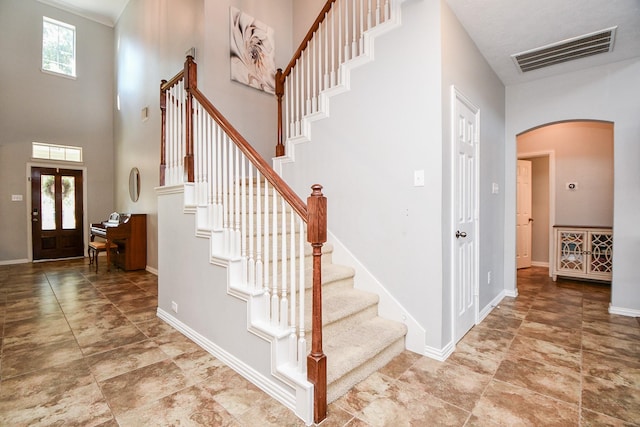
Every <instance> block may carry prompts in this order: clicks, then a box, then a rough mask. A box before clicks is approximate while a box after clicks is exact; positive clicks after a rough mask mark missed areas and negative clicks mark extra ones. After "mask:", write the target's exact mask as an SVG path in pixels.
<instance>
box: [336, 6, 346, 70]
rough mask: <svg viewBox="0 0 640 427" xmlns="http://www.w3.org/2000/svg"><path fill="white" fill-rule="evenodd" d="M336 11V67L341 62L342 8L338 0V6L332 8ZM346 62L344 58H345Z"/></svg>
mask: <svg viewBox="0 0 640 427" xmlns="http://www.w3.org/2000/svg"><path fill="white" fill-rule="evenodd" d="M334 7H335V8H337V9H338V48H337V49H338V59H337V62H338V67H339V66H340V63H341V62H342V6H341V5H340V0H338V5H337V6H334ZM345 61H346V58H345Z"/></svg>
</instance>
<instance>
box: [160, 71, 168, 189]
mask: <svg viewBox="0 0 640 427" xmlns="http://www.w3.org/2000/svg"><path fill="white" fill-rule="evenodd" d="M165 83H167V81H166V80H162V81H161V82H160V120H161V122H162V129H161V131H160V187H162V186H164V181H165V171H166V170H167V157H166V156H167V91H166V90H164V89H162V87H163V86H164V85H165Z"/></svg>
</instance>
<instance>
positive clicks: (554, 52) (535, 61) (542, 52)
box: [511, 27, 617, 73]
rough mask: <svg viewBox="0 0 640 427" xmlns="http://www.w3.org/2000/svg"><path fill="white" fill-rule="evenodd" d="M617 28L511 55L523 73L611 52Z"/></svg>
mask: <svg viewBox="0 0 640 427" xmlns="http://www.w3.org/2000/svg"><path fill="white" fill-rule="evenodd" d="M616 28H617V27H612V28H608V29H606V30H601V31H597V32H595V33H591V34H586V35H584V36H579V37H574V38H571V39H568V40H564V41H561V42H558V43H553V44H550V45H547V46H543V47H539V48H536V49H531V50H527V51H525V52H520V53H516V54H514V55H511V57H512V58H513V60H514V61H515V62H516V65H517V66H518V68H519V69H520V71H522V72H523V73H526V72H527V71H533V70H537V69H539V68H544V67H548V66H550V65H555V64H560V63H562V62H567V61H572V60H574V59H580V58H585V57H587V56H593V55H597V54H599V53H605V52H611V51H612V50H613V41H614V38H615V35H616Z"/></svg>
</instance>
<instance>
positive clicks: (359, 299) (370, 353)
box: [158, 184, 407, 425]
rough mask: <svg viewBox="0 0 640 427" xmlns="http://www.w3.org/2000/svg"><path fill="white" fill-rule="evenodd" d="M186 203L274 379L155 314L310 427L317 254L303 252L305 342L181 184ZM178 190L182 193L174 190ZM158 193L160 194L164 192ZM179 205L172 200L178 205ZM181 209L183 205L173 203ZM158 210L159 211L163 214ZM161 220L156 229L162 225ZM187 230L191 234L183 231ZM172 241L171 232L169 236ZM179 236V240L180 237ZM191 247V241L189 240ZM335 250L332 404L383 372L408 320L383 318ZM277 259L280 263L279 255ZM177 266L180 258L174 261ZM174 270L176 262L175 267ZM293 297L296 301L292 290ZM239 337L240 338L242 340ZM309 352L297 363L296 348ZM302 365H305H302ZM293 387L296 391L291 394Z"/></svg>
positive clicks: (329, 309)
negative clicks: (276, 316) (266, 353)
mask: <svg viewBox="0 0 640 427" xmlns="http://www.w3.org/2000/svg"><path fill="white" fill-rule="evenodd" d="M177 187H182V189H183V191H184V202H185V204H183V208H182V209H181V214H182V215H185V214H186V215H185V216H186V217H191V218H193V221H192V224H193V227H194V228H195V229H194V230H193V231H194V236H191V237H188V236H184V237H183V238H184V239H185V240H187V239H196V240H200V241H202V240H201V239H208V240H209V244H208V247H209V258H208V259H209V262H210V263H211V264H213V265H215V266H218V267H222V268H224V269H225V270H226V293H227V294H228V295H230V296H233V297H235V298H238V299H240V300H242V301H244V302H245V303H246V330H248V331H249V332H251V333H252V334H253V335H255V336H257V337H259V338H261V339H262V340H265V341H266V342H268V343H269V347H270V354H271V356H270V362H269V363H270V373H271V376H272V377H273V378H275V379H277V381H273V380H269V379H268V378H265V377H264V375H263V374H260V373H259V372H258V371H257V370H256V369H255V368H254V367H252V366H248V365H246V364H244V363H243V362H242V361H239V360H238V359H237V358H236V357H234V356H233V355H232V354H229V353H228V351H227V350H226V349H224V348H221V346H219V345H218V344H217V343H215V342H213V341H212V340H210V339H208V338H207V337H205V336H203V335H202V334H201V333H200V332H198V331H196V330H195V329H194V328H192V327H191V326H190V325H189V324H188V323H185V322H183V321H181V320H180V319H178V318H177V316H176V315H172V314H171V313H170V312H169V310H166V309H164V310H163V309H161V308H160V307H159V308H158V316H159V317H160V318H162V319H163V320H165V321H166V322H167V323H169V324H171V325H172V326H174V327H175V328H176V329H178V330H179V331H181V332H182V333H183V334H185V335H186V336H187V337H189V338H191V339H192V340H193V341H195V342H196V343H197V344H198V345H200V346H201V347H202V348H204V349H205V350H207V351H208V352H209V353H211V354H212V355H213V356H215V357H216V358H218V359H219V360H221V361H222V362H224V363H225V364H227V365H228V366H230V367H231V368H232V369H234V370H236V371H237V372H238V373H240V374H241V375H242V376H244V377H245V378H247V379H248V380H249V381H251V382H252V383H254V384H255V385H256V386H258V387H259V388H261V389H262V390H263V391H265V392H266V393H267V394H269V395H270V396H272V397H273V398H275V399H276V400H278V401H279V402H281V403H282V404H283V405H285V406H286V407H288V408H289V409H291V410H292V411H294V412H295V413H296V415H297V416H298V417H299V418H301V419H302V420H303V421H304V422H305V423H306V424H307V425H310V424H311V423H312V422H313V391H314V390H313V385H312V384H311V383H310V382H309V381H308V380H307V378H306V363H307V361H306V355H307V354H308V352H309V350H310V348H311V316H310V311H311V299H312V296H311V287H312V276H313V272H312V269H311V258H312V251H311V248H310V245H309V248H306V250H305V259H308V261H307V262H305V264H306V270H305V276H306V279H305V288H306V289H305V305H306V307H307V310H306V315H305V328H304V329H305V335H304V336H305V337H306V338H305V339H306V342H299V341H298V337H297V336H296V335H295V334H293V333H292V331H291V329H289V328H282V327H280V326H279V325H273V324H271V323H270V322H269V321H268V318H267V315H266V312H267V310H268V305H269V303H270V302H269V301H268V300H267V298H266V297H267V295H266V294H265V291H264V289H254V288H251V287H249V286H247V285H246V283H243V279H242V277H243V268H244V266H243V261H242V258H241V257H229V256H225V255H223V254H224V251H225V250H226V248H225V244H224V238H223V237H222V234H223V233H224V232H223V231H222V230H212V229H210V228H201V227H200V224H203V221H201V220H200V219H199V218H198V216H201V215H208V212H207V209H202V208H201V207H198V206H194V205H193V204H192V203H191V201H192V199H191V200H189V198H190V195H191V194H193V184H184V185H183V186H176V188H177ZM169 191H174V192H179V190H175V189H174V190H169ZM160 192H161V191H159V193H160ZM174 203H175V202H174ZM176 208H177V209H176V210H178V209H180V208H179V207H178V206H176ZM160 213H161V212H160V210H159V215H160ZM160 225H161V224H160V221H159V226H160ZM185 234H188V233H185ZM172 238H173V237H172ZM175 239H178V237H175ZM186 244H189V243H188V242H187V243H186ZM332 251H333V247H332V245H331V244H326V245H325V246H324V247H323V257H322V258H323V262H322V279H323V280H322V292H323V342H324V346H325V347H324V352H325V354H326V355H327V402H328V403H331V402H332V401H334V400H335V399H337V398H338V397H340V396H342V395H343V394H344V393H346V392H347V391H348V390H349V389H351V388H352V387H353V386H354V385H356V384H357V383H358V382H359V381H361V380H363V379H364V378H366V377H367V376H368V375H370V374H371V373H373V372H374V371H376V370H378V369H380V368H381V367H382V366H384V365H385V364H386V363H388V362H389V361H390V360H391V359H392V358H393V357H395V356H396V355H397V354H399V353H400V352H402V351H403V350H404V349H405V342H404V340H405V335H406V331H407V328H406V326H405V325H404V324H402V323H400V322H397V321H391V320H386V319H382V318H380V317H378V302H379V298H378V296H377V295H376V294H374V293H371V292H368V291H363V290H359V289H355V288H354V286H353V285H354V275H355V270H354V269H353V268H351V267H347V266H343V265H337V264H333V263H332V261H331V258H332V257H331V255H332ZM275 262H278V260H276V261H275ZM177 264H180V263H177ZM176 268H177V267H176ZM290 298H296V299H297V298H298V295H291V296H290ZM238 339H241V337H239V338H238ZM298 351H300V352H304V357H302V358H300V360H299V362H298V363H300V364H302V365H303V366H301V367H300V366H295V365H294V363H295V362H293V363H292V360H295V356H292V352H293V353H296V352H298ZM301 368H302V369H301ZM290 390H292V391H290Z"/></svg>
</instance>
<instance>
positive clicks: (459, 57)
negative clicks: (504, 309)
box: [441, 1, 505, 326]
mask: <svg viewBox="0 0 640 427" xmlns="http://www.w3.org/2000/svg"><path fill="white" fill-rule="evenodd" d="M441 3H442V5H443V7H442V34H443V42H442V46H443V47H442V70H443V71H442V76H443V79H442V106H443V107H442V110H443V117H442V129H443V138H442V144H443V154H444V156H443V161H442V164H443V167H444V170H443V173H442V176H443V188H444V191H443V194H444V196H445V197H444V202H443V210H444V212H443V222H442V225H443V227H442V236H443V238H442V241H443V254H444V256H445V258H446V260H447V261H445V262H444V263H443V269H444V275H443V277H444V280H443V284H444V285H443V286H444V288H445V289H450V288H451V287H452V284H451V271H450V268H449V267H450V263H449V261H448V259H449V258H450V256H451V253H452V252H451V251H452V243H453V240H454V237H453V229H452V225H451V221H450V220H451V218H453V212H452V211H451V209H450V206H451V200H450V197H449V195H450V194H451V190H450V189H451V180H450V176H451V168H450V166H451V164H452V160H451V138H452V136H451V113H450V112H451V86H452V85H455V87H456V88H457V89H458V90H459V91H460V92H462V94H464V96H466V97H467V98H468V99H469V100H470V101H471V102H472V103H473V104H474V105H475V106H476V107H478V108H479V109H480V143H479V145H480V153H479V163H478V164H479V168H480V172H479V173H480V183H479V201H478V203H479V223H480V229H479V266H478V275H479V277H478V281H479V307H478V308H479V310H480V311H481V312H482V311H483V310H485V312H486V310H488V309H490V307H489V304H490V303H491V302H492V301H493V300H494V299H495V298H496V297H498V296H499V295H500V294H501V292H502V291H503V290H504V282H503V281H502V280H501V277H500V274H497V273H498V272H500V271H502V269H503V268H504V265H503V262H504V261H503V251H504V248H503V240H504V213H503V212H504V198H505V194H504V166H503V162H504V124H505V88H504V85H503V84H502V82H501V81H500V79H499V78H498V76H497V75H496V74H495V73H494V72H493V70H492V69H491V67H490V66H489V64H488V63H487V62H486V61H485V59H484V57H483V56H482V55H481V54H480V52H479V51H478V49H477V47H476V45H475V43H474V42H473V40H471V38H470V37H469V35H468V34H467V32H466V31H465V30H464V28H463V27H462V25H461V24H460V22H459V21H458V20H457V18H456V17H455V15H454V14H453V12H452V11H451V9H449V7H448V5H446V2H444V1H442V2H441ZM494 183H495V184H497V185H498V189H499V190H498V193H497V194H493V193H492V187H493V184H494ZM489 272H491V273H492V274H491V276H492V279H491V283H489V280H488V273H489ZM443 305H444V306H445V308H448V309H449V310H451V302H449V301H448V300H443ZM450 315H451V313H449V316H450ZM447 320H448V317H446V316H443V325H445V326H446V325H447V323H448V322H447Z"/></svg>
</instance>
